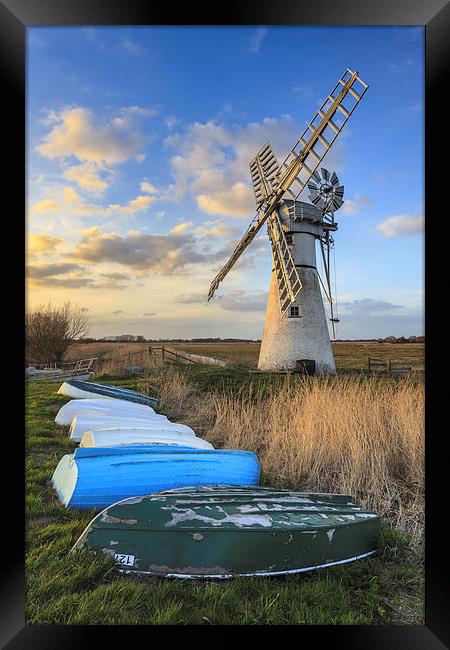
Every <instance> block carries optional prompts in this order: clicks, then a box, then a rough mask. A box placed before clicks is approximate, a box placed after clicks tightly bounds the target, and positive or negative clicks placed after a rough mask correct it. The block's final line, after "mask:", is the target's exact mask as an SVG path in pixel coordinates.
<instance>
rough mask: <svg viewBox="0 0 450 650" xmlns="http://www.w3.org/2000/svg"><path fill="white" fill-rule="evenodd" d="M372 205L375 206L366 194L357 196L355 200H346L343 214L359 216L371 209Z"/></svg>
mask: <svg viewBox="0 0 450 650" xmlns="http://www.w3.org/2000/svg"><path fill="white" fill-rule="evenodd" d="M371 205H373V201H372V199H371V198H370V197H368V196H365V195H364V194H355V196H354V197H353V199H345V201H344V205H343V206H342V214H346V215H351V214H358V213H359V212H361V210H363V209H364V208H369V207H370V206H371Z"/></svg>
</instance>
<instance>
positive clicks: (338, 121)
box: [208, 68, 368, 373]
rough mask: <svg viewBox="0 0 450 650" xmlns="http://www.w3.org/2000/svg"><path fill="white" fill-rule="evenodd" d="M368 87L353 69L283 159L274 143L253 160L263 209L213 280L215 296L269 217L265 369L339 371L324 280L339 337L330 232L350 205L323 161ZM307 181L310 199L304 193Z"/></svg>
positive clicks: (260, 365)
mask: <svg viewBox="0 0 450 650" xmlns="http://www.w3.org/2000/svg"><path fill="white" fill-rule="evenodd" d="M367 88H368V86H367V84H366V83H364V81H362V79H361V78H360V77H359V76H358V73H357V72H354V71H352V70H350V68H347V70H346V71H345V72H344V74H343V75H342V77H341V78H340V79H339V80H338V82H337V83H336V85H335V86H334V88H333V89H332V91H331V92H330V94H329V95H328V97H327V98H326V100H325V101H324V102H323V104H322V105H321V106H320V108H319V110H318V111H317V113H316V114H315V116H314V118H313V119H312V120H311V122H310V123H309V124H308V126H307V127H306V128H305V130H304V131H303V133H302V134H301V136H300V138H299V139H298V140H297V142H296V143H295V145H294V146H293V147H292V149H291V150H290V151H289V153H288V154H287V156H286V158H285V159H284V161H283V162H282V163H281V165H280V164H279V163H278V161H277V159H276V156H275V154H274V152H273V150H272V147H271V145H270V143H269V142H267V143H266V144H264V146H263V147H262V148H261V149H260V150H259V151H258V153H257V154H256V156H255V157H254V158H253V160H252V161H251V162H250V174H251V179H252V183H253V189H254V193H255V200H256V216H255V217H254V218H253V220H252V221H251V223H250V225H249V227H248V228H247V230H246V232H245V233H244V236H243V237H242V239H241V241H240V242H239V243H238V245H237V246H236V248H235V249H234V251H233V253H232V255H231V257H230V259H229V260H228V261H227V263H226V264H225V265H224V266H223V267H222V269H221V270H220V271H219V273H218V274H217V275H216V277H215V278H214V279H213V281H212V282H211V285H210V288H209V293H208V301H209V300H211V298H212V297H213V295H214V293H215V291H216V289H217V287H218V286H219V284H220V282H221V281H222V280H223V279H224V277H225V276H226V275H227V273H228V272H229V271H230V270H231V268H232V267H233V266H234V264H235V263H236V261H237V260H238V259H239V257H240V256H241V255H242V253H243V252H244V250H245V249H246V248H247V246H249V244H250V243H251V242H252V241H253V239H254V238H255V237H256V235H257V234H258V232H259V231H260V230H261V228H262V226H263V225H264V224H265V223H266V222H267V232H268V235H269V238H270V242H271V245H272V260H273V268H272V278H271V283H270V289H269V298H268V303H267V309H266V318H265V323H264V332H263V337H262V341H261V350H260V355H259V362H258V368H259V369H260V370H276V369H282V368H298V367H299V364H300V363H303V364H304V363H306V362H309V364H308V365H309V366H310V367H312V368H314V371H315V372H318V373H334V372H336V367H335V363H334V358H333V352H332V349H331V343H330V337H329V334H328V327H327V321H326V317H325V311H324V307H323V300H322V295H321V290H320V284H321V285H322V288H323V290H324V293H325V296H326V298H327V301H328V304H329V308H330V321H331V325H332V330H333V336H334V326H335V323H336V322H337V321H338V319H337V318H336V316H335V315H334V310H333V298H332V292H331V278H330V250H331V248H332V247H333V237H332V234H331V233H332V232H334V231H335V230H337V223H336V222H335V220H334V212H335V211H336V210H337V209H339V208H340V207H341V205H342V204H343V195H344V187H343V186H342V185H340V184H339V179H338V177H337V175H336V173H335V172H333V173H331V174H330V172H329V171H328V170H327V169H324V168H323V167H322V168H320V169H319V166H320V165H321V162H322V160H323V158H324V157H325V155H326V154H327V153H328V151H329V150H330V148H331V146H332V145H333V143H334V141H335V140H336V138H337V136H338V135H339V133H340V132H341V131H342V129H343V127H344V125H345V123H346V122H347V120H348V119H349V117H350V115H351V114H352V112H353V111H354V109H355V108H356V106H357V105H358V104H359V102H360V101H361V99H362V97H363V95H364V93H365V92H366V90H367ZM305 187H306V188H307V189H308V190H309V197H308V198H309V199H310V200H311V203H307V202H304V201H299V200H298V198H299V196H300V194H301V193H302V192H303V190H304V189H305ZM316 240H319V242H320V249H321V254H322V261H323V267H324V275H325V277H324V279H322V278H321V277H320V275H319V273H318V271H317V266H316V246H315V243H316ZM319 283H320V284H319Z"/></svg>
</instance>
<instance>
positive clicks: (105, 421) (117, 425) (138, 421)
mask: <svg viewBox="0 0 450 650" xmlns="http://www.w3.org/2000/svg"><path fill="white" fill-rule="evenodd" d="M124 428H125V429H129V428H132V429H150V430H153V431H161V432H165V433H175V432H176V433H184V434H186V435H190V436H195V433H194V431H193V430H192V429H191V427H188V426H187V425H185V424H179V423H178V422H170V420H168V419H167V418H166V416H165V415H158V414H156V413H155V414H154V415H151V416H150V417H146V418H144V417H140V418H137V417H136V418H135V417H134V416H133V417H131V416H125V417H118V416H114V415H109V416H88V415H77V416H75V417H74V418H73V420H72V422H71V424H70V429H69V436H70V437H71V439H72V440H77V441H80V440H81V439H82V437H83V434H84V433H86V431H96V430H102V429H117V430H119V429H124Z"/></svg>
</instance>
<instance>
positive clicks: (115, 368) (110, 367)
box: [93, 347, 164, 377]
mask: <svg viewBox="0 0 450 650" xmlns="http://www.w3.org/2000/svg"><path fill="white" fill-rule="evenodd" d="M163 365H164V363H163V361H162V359H161V358H159V357H157V356H156V355H154V354H153V355H149V352H148V347H146V348H144V349H142V350H131V351H128V352H122V353H120V354H116V355H111V356H104V357H101V358H99V359H97V360H96V361H95V362H94V366H93V369H94V372H95V376H96V377H102V376H104V375H123V374H126V372H127V368H126V366H138V367H139V368H143V371H144V373H146V372H148V371H152V370H154V369H155V368H161V367H162V366H163Z"/></svg>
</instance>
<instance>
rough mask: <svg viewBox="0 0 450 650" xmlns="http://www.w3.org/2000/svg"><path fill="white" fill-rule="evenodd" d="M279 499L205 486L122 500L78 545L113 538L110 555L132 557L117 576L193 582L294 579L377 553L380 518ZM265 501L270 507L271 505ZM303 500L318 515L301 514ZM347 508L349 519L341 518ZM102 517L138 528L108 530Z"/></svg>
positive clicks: (344, 502)
mask: <svg viewBox="0 0 450 650" xmlns="http://www.w3.org/2000/svg"><path fill="white" fill-rule="evenodd" d="M282 495H283V491H282V490H275V489H273V488H263V487H260V488H258V487H237V486H230V485H227V486H220V487H219V486H216V487H214V486H211V485H209V486H197V487H195V488H193V487H187V486H186V487H185V488H180V489H172V490H168V491H165V492H163V493H160V494H154V495H152V496H145V497H142V498H141V499H140V500H139V502H138V503H136V502H135V500H134V499H133V502H130V501H129V500H128V499H125V500H123V501H121V502H120V503H116V504H114V505H111V506H109V507H108V508H106V509H105V510H104V511H103V514H102V513H101V515H102V516H100V515H99V516H97V517H96V518H95V519H93V520H92V522H91V523H90V526H89V527H88V529H86V531H85V532H84V533H83V534H82V536H81V537H80V539H79V540H78V542H77V544H78V547H82V548H83V547H84V548H88V549H90V550H91V551H93V552H98V551H101V550H102V549H103V548H105V547H106V546H108V545H109V541H110V540H111V538H113V539H114V540H115V541H117V540H119V541H120V544H119V545H114V549H117V548H120V551H121V553H122V554H123V555H127V556H130V557H134V558H135V561H134V565H133V567H132V568H131V567H130V566H128V567H124V566H119V567H118V568H119V570H120V571H123V572H126V573H128V574H138V575H139V574H142V575H157V576H167V577H178V578H197V579H198V578H210V579H211V578H231V577H234V576H270V575H283V574H290V573H292V574H294V573H301V572H304V571H311V570H313V569H317V568H323V567H328V566H333V565H334V564H345V563H347V562H352V561H355V560H357V559H361V558H365V557H369V556H370V555H372V554H373V553H375V552H376V550H377V544H378V537H379V517H378V516H377V515H376V514H375V513H369V512H367V511H366V510H364V509H363V508H361V506H359V505H357V504H355V503H353V502H352V501H349V498H348V497H347V496H344V495H331V494H329V495H327V496H324V495H316V496H315V495H314V494H312V493H308V494H307V495H306V494H305V493H297V494H295V493H292V492H290V493H289V494H288V493H287V492H286V496H287V497H289V498H290V499H291V501H290V505H289V504H288V503H286V502H284V503H283V497H282ZM271 496H274V497H275V498H276V499H277V501H276V503H274V504H270V498H271ZM292 497H295V498H294V499H292ZM305 498H307V499H308V500H309V505H316V506H317V508H318V510H313V511H311V510H307V511H305V507H304V506H305V504H304V499H305ZM314 502H315V503H314ZM261 504H263V508H262V510H261V509H260V506H261ZM271 505H273V507H271ZM320 509H322V510H325V511H326V517H325V518H323V517H321V516H320V515H321V514H324V513H323V512H321V511H320ZM351 509H353V512H354V517H355V519H354V520H353V519H352V520H350V519H343V518H342V516H340V515H342V512H344V514H351V513H350V512H349V510H351ZM105 514H106V515H107V517H114V518H116V519H119V520H126V519H136V520H137V522H136V523H135V524H133V525H126V524H123V523H107V522H105V516H104V515H105ZM368 514H370V517H365V516H362V515H368ZM113 530H114V534H113V535H111V533H112V531H113ZM109 546H110V545H109Z"/></svg>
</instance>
